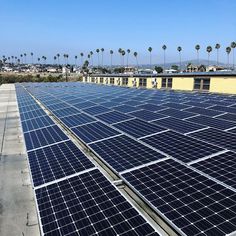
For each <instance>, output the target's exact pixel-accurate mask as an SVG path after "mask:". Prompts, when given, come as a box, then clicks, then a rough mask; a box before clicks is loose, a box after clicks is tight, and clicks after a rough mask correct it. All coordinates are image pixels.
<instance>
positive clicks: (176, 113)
mask: <svg viewBox="0 0 236 236" xmlns="http://www.w3.org/2000/svg"><path fill="white" fill-rule="evenodd" d="M158 113H159V114H163V115H165V116H172V117H175V118H179V119H185V118H188V117H192V116H196V114H194V113H192V112H187V111H179V110H177V109H174V108H167V109H165V110H161V111H158Z"/></svg>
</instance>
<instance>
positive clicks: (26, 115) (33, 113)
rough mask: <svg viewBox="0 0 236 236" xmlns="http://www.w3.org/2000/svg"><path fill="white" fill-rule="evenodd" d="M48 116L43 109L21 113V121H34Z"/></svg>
mask: <svg viewBox="0 0 236 236" xmlns="http://www.w3.org/2000/svg"><path fill="white" fill-rule="evenodd" d="M45 115H47V114H46V113H45V111H44V110H43V109H41V108H40V109H38V110H33V111H29V112H24V113H20V118H21V121H24V120H30V119H34V118H36V117H41V116H45Z"/></svg>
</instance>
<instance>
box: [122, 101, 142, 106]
mask: <svg viewBox="0 0 236 236" xmlns="http://www.w3.org/2000/svg"><path fill="white" fill-rule="evenodd" d="M123 104H125V105H129V106H138V105H140V104H142V102H140V101H135V100H128V101H127V102H123Z"/></svg>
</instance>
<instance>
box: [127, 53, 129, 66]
mask: <svg viewBox="0 0 236 236" xmlns="http://www.w3.org/2000/svg"><path fill="white" fill-rule="evenodd" d="M127 67H129V53H128V54H127Z"/></svg>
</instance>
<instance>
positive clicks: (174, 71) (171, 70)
mask: <svg viewBox="0 0 236 236" xmlns="http://www.w3.org/2000/svg"><path fill="white" fill-rule="evenodd" d="M164 72H165V73H167V74H172V73H177V72H178V71H177V70H174V69H166V70H164Z"/></svg>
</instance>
